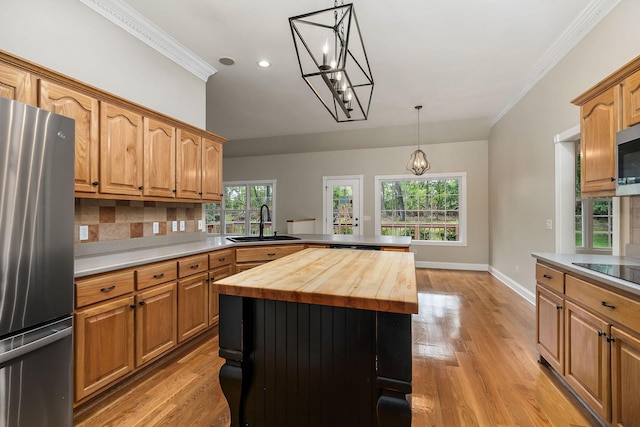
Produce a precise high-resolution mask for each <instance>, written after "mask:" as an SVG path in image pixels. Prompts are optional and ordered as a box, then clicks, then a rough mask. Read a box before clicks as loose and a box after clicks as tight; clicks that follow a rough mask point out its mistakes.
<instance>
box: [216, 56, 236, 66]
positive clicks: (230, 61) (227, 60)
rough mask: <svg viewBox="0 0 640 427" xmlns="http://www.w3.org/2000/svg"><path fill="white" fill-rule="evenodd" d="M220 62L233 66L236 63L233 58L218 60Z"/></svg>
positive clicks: (224, 57) (225, 57)
mask: <svg viewBox="0 0 640 427" xmlns="http://www.w3.org/2000/svg"><path fill="white" fill-rule="evenodd" d="M218 61H219V62H220V63H221V64H222V65H233V64H235V63H236V61H235V60H234V59H233V58H229V57H228V56H223V57H221V58H220V59H218Z"/></svg>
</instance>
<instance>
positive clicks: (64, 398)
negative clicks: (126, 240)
mask: <svg viewBox="0 0 640 427" xmlns="http://www.w3.org/2000/svg"><path fill="white" fill-rule="evenodd" d="M74 130H75V123H74V121H73V120H71V119H69V118H66V117H63V116H60V115H57V114H54V113H51V112H48V111H45V110H41V109H38V108H35V107H32V106H29V105H25V104H22V103H19V102H16V101H12V100H9V99H6V98H2V97H0V426H11V427H19V426H25V427H26V426H28V427H31V426H56V427H58V426H71V425H72V424H73V408H72V401H73V389H72V384H73V381H72V379H73V375H72V366H73V363H72V362H73V338H72V336H73V335H72V331H73V326H72V317H71V312H72V310H73V243H74V242H73V224H74V220H73V216H74V194H73V191H74V190H73V185H74V179H73V170H74Z"/></svg>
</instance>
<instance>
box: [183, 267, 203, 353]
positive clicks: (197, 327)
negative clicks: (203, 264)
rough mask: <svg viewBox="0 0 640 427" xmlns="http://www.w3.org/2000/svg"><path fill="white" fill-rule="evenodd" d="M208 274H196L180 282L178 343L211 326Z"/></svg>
mask: <svg viewBox="0 0 640 427" xmlns="http://www.w3.org/2000/svg"><path fill="white" fill-rule="evenodd" d="M208 284H209V280H208V273H202V274H196V275H194V276H190V277H188V278H186V279H181V280H180V281H179V282H178V342H182V341H184V340H186V339H187V338H190V337H192V336H193V335H195V334H197V333H198V332H200V331H202V330H204V329H206V328H207V327H208V326H209V317H208V316H209V298H208V295H209V286H208Z"/></svg>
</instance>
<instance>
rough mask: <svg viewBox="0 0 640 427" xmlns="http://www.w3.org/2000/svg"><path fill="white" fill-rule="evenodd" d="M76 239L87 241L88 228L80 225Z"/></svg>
mask: <svg viewBox="0 0 640 427" xmlns="http://www.w3.org/2000/svg"><path fill="white" fill-rule="evenodd" d="M78 239H80V240H89V226H88V225H81V226H80V229H79V231H78Z"/></svg>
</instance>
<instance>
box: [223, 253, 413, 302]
mask: <svg viewBox="0 0 640 427" xmlns="http://www.w3.org/2000/svg"><path fill="white" fill-rule="evenodd" d="M213 286H214V290H215V291H217V292H219V293H221V294H226V295H236V296H244V297H252V298H262V299H271V300H278V301H289V302H299V303H307V304H320V305H329V306H336V307H349V308H359V309H364V310H373V311H387V312H394V313H404V314H412V313H417V312H418V293H417V288H416V273H415V263H414V259H413V253H411V252H386V251H366V250H352V249H340V250H338V249H315V248H310V249H305V250H303V251H300V252H296V253H294V254H292V255H289V256H286V257H284V258H280V259H277V260H275V261H271V262H268V263H266V264H263V265H260V266H258V267H255V268H252V269H250V270H247V271H243V272H241V273H238V274H235V275H233V276H229V277H226V278H224V279H220V280H218V281H216V282H214V284H213Z"/></svg>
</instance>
